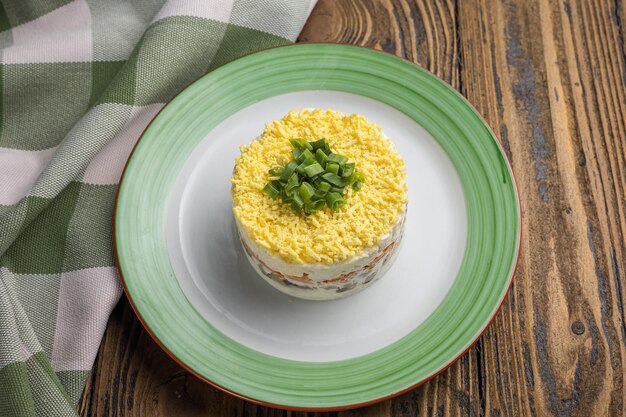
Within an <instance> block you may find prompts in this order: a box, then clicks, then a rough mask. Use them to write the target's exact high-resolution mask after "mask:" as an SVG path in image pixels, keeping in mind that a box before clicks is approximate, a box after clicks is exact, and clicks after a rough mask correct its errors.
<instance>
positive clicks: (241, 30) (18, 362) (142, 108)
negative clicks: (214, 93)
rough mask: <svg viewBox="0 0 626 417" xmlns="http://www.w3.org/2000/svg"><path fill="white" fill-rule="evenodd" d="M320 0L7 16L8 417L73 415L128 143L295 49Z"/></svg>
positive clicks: (0, 180)
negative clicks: (206, 90) (253, 64)
mask: <svg viewBox="0 0 626 417" xmlns="http://www.w3.org/2000/svg"><path fill="white" fill-rule="evenodd" d="M314 2H315V0H301V1H294V0H179V1H175V0H173V1H167V2H166V1H164V0H130V1H128V0H75V1H67V0H9V1H5V2H3V3H2V5H0V48H1V49H0V91H1V95H2V99H1V101H0V416H2V417H4V416H10V417H21V416H74V415H76V404H77V402H78V400H79V397H80V395H81V392H82V390H83V388H84V385H85V380H86V378H87V376H88V374H89V370H90V369H91V367H92V365H93V361H94V358H95V356H96V353H97V350H98V345H99V343H100V340H101V337H102V333H103V331H104V328H105V326H106V323H107V319H108V317H109V314H110V312H111V310H112V309H113V307H114V306H115V304H116V303H117V301H118V300H119V297H120V295H121V292H122V290H121V286H120V283H119V281H118V277H117V273H116V269H115V266H114V258H113V248H112V242H111V216H112V213H113V200H114V196H115V191H116V188H117V183H118V181H119V178H120V174H121V172H122V168H123V167H124V164H125V162H126V158H127V157H128V154H129V152H130V150H131V148H132V147H133V144H134V143H135V141H136V140H137V138H138V137H139V135H140V134H141V132H142V131H143V129H144V127H145V126H146V125H147V123H148V122H149V121H150V120H151V118H152V117H153V116H154V115H155V114H156V113H157V112H158V111H159V109H161V107H163V105H164V102H165V101H167V100H168V99H169V98H170V97H172V96H173V95H174V94H175V93H176V92H177V91H179V90H180V89H181V88H182V87H183V86H185V85H186V84H188V83H189V82H190V81H192V80H194V79H195V78H197V77H198V76H199V75H201V74H203V73H204V72H206V71H207V70H210V69H212V68H215V67H217V66H219V65H221V64H223V63H225V62H228V61H230V60H232V59H234V58H237V57H239V56H241V55H244V54H247V53H250V52H253V51H255V50H258V49H262V48H266V47H269V46H273V45H279V44H285V43H289V42H292V41H294V40H295V38H296V37H297V35H298V33H299V31H300V29H301V28H302V25H303V24H304V22H305V20H306V18H307V16H308V14H309V12H310V11H311V9H312V7H313V5H314ZM216 99H219V97H216Z"/></svg>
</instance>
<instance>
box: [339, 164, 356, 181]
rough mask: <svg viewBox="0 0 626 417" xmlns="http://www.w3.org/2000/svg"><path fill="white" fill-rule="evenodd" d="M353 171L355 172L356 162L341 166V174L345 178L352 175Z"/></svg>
mask: <svg viewBox="0 0 626 417" xmlns="http://www.w3.org/2000/svg"><path fill="white" fill-rule="evenodd" d="M352 172H354V162H352V163H349V164H345V165H344V166H343V167H342V168H341V176H342V177H344V178H349V177H350V175H352Z"/></svg>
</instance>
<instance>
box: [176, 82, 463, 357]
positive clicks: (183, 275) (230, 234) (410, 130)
mask: <svg viewBox="0 0 626 417" xmlns="http://www.w3.org/2000/svg"><path fill="white" fill-rule="evenodd" d="M303 108H323V109H327V108H329V109H333V110H337V111H341V112H343V113H346V114H351V113H360V114H362V115H364V116H365V117H367V118H368V119H369V120H370V121H372V122H374V123H376V124H378V125H379V126H381V127H382V129H383V131H384V132H385V134H386V135H387V136H389V137H390V138H391V140H392V141H393V142H394V143H395V145H396V147H397V149H398V151H399V152H400V154H401V155H402V156H403V157H404V159H405V161H406V166H407V174H408V189H409V207H408V213H407V223H406V229H405V236H404V238H403V242H402V247H401V248H400V253H399V255H398V258H397V260H396V261H395V263H394V264H393V265H392V267H391V269H390V270H389V271H388V272H387V274H386V275H385V276H384V277H382V278H381V279H380V280H379V281H378V282H376V283H374V284H373V285H372V286H371V287H370V288H368V289H366V290H364V291H363V292H361V293H358V294H356V295H353V296H350V297H347V298H344V299H339V300H334V301H322V302H320V301H304V300H299V299H290V298H289V297H288V296H286V295H284V294H282V293H280V292H278V291H277V290H275V289H274V288H272V287H271V286H270V285H268V284H267V283H265V282H264V281H263V280H262V279H261V278H260V277H259V276H258V275H256V273H255V272H254V271H253V270H252V267H251V266H250V265H249V264H248V261H247V260H246V258H245V255H244V254H243V249H242V248H241V245H240V243H239V240H238V237H237V232H236V228H235V223H234V217H233V214H232V210H231V209H232V207H231V197H230V182H229V178H230V176H231V174H232V169H233V166H234V160H235V157H236V156H237V155H238V154H239V146H240V145H243V144H246V143H249V142H251V141H252V140H253V139H254V138H256V137H258V136H259V135H260V134H261V133H262V131H263V128H264V125H265V123H267V122H269V121H272V120H274V119H279V118H281V117H282V116H284V115H285V114H286V113H288V112H289V111H290V110H293V109H303ZM178 140H184V138H180V139H178ZM466 216H467V215H466V208H465V204H464V199H463V192H462V189H461V183H460V181H459V178H458V176H457V173H456V171H455V169H454V167H453V166H452V164H451V163H450V161H449V159H448V158H447V157H446V155H445V154H444V152H443V151H442V150H441V148H440V147H439V146H438V145H437V143H436V142H435V140H434V139H433V138H432V137H431V136H430V134H429V133H428V132H426V131H425V130H424V129H423V128H422V127H421V126H419V125H418V124H416V123H415V122H414V121H413V120H411V119H410V118H408V117H407V116H405V115H404V114H402V113H401V112H399V111H398V110H396V109H394V108H392V107H389V106H387V105H385V104H382V103H380V102H378V101H374V100H370V99H368V98H365V97H362V96H358V95H353V94H348V93H341V92H335V91H302V92H295V93H289V94H284V95H280V96H275V97H271V98H269V99H266V100H263V101H261V102H258V103H256V104H254V105H252V106H249V107H247V108H245V109H243V110H241V111H239V112H237V113H235V114H233V115H232V116H231V117H229V118H228V119H226V120H225V121H224V122H222V123H221V124H220V125H219V126H218V127H216V128H215V129H214V130H212V131H211V132H210V133H209V134H208V135H207V137H206V138H205V139H204V141H203V142H202V143H201V144H200V145H199V146H198V147H197V148H196V149H195V151H194V153H193V155H192V156H191V157H190V158H189V160H188V161H187V162H186V164H185V166H184V168H183V170H182V171H181V174H180V176H179V177H178V178H177V180H176V184H175V186H174V187H173V191H172V193H171V194H170V196H169V201H168V212H167V239H168V250H169V255H170V261H171V264H172V267H173V270H174V272H175V274H176V278H177V279H178V282H179V284H180V286H181V288H182V289H183V291H184V293H185V295H186V297H187V298H188V299H189V301H190V302H191V304H192V305H193V306H194V308H195V309H196V310H197V311H198V312H199V313H200V314H201V315H202V316H203V317H204V318H205V319H206V320H207V321H208V322H209V323H211V324H212V325H213V326H215V327H216V328H217V329H218V330H220V331H221V332H222V333H224V334H225V335H227V336H229V337H230V338H232V339H234V340H235V341H237V342H239V343H241V344H243V345H245V346H248V347H250V348H252V349H254V350H257V351H260V352H263V353H267V354H269V355H273V356H277V357H281V358H285V359H294V360H301V361H320V362H325V361H334V360H341V359H348V358H353V357H357V356H361V355H364V354H367V353H370V352H373V351H375V350H378V349H380V348H383V347H385V346H387V345H389V344H391V343H393V342H395V341H397V340H399V339H400V338H402V337H403V336H405V335H407V334H408V333H409V332H410V331H412V330H414V329H415V328H416V327H417V325H419V324H420V323H421V322H423V321H424V320H425V319H426V318H427V317H428V316H429V315H430V314H431V313H432V312H433V310H434V309H435V308H436V307H437V306H438V305H439V304H440V302H441V301H442V300H443V298H444V296H445V295H446V293H447V292H448V290H449V289H450V287H451V286H452V283H453V282H454V280H455V278H456V276H457V273H458V270H459V267H460V264H461V260H462V258H463V253H464V250H465V242H466V237H467V218H466Z"/></svg>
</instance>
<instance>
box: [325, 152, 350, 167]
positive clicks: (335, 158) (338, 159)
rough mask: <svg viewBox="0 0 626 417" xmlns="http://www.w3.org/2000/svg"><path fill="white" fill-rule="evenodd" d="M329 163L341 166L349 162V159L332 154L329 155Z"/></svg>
mask: <svg viewBox="0 0 626 417" xmlns="http://www.w3.org/2000/svg"><path fill="white" fill-rule="evenodd" d="M328 161H329V162H334V163H336V164H339V165H343V164H345V163H346V162H347V161H348V158H346V157H345V156H343V155H337V154H336V153H331V154H330V155H328Z"/></svg>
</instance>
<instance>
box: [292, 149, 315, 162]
mask: <svg viewBox="0 0 626 417" xmlns="http://www.w3.org/2000/svg"><path fill="white" fill-rule="evenodd" d="M307 159H315V158H314V157H313V154H312V153H311V151H309V150H308V149H305V150H303V151H302V153H301V154H300V156H299V157H298V159H296V162H298V163H299V164H301V163H302V162H304V161H305V160H307Z"/></svg>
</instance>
